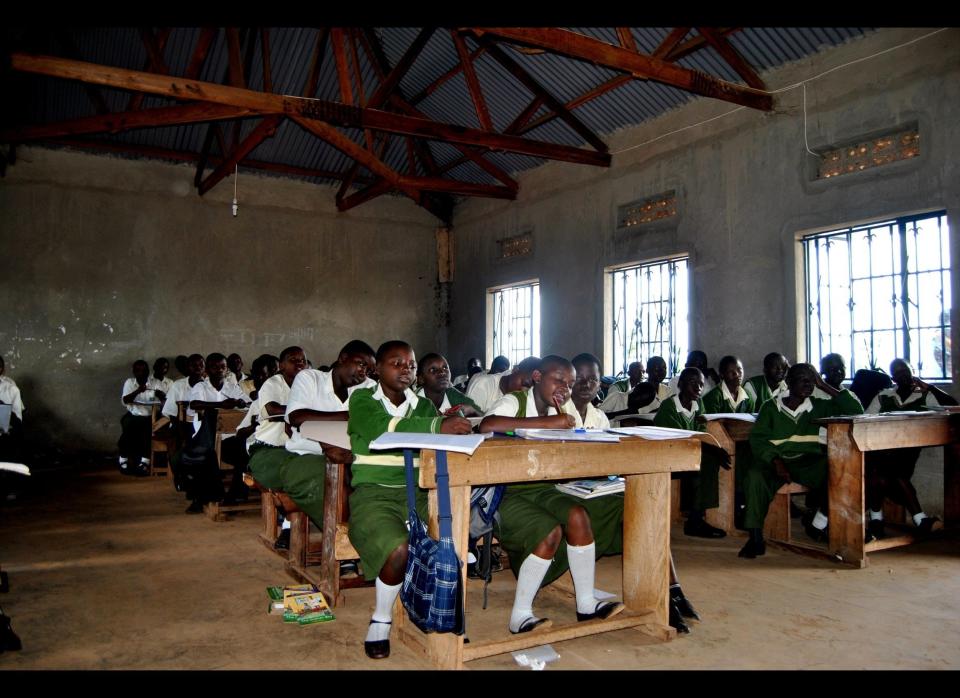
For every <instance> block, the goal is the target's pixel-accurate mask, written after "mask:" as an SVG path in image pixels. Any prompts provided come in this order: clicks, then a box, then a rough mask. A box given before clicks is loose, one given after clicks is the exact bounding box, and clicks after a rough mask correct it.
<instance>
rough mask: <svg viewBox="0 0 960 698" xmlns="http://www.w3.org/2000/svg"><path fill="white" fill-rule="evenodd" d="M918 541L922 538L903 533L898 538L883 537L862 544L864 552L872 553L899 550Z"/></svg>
mask: <svg viewBox="0 0 960 698" xmlns="http://www.w3.org/2000/svg"><path fill="white" fill-rule="evenodd" d="M918 540H924V539H923V538H922V537H918V536H915V535H913V534H912V533H904V534H903V535H899V536H885V537H883V538H881V539H880V540H874V541H870V542H869V543H866V544H864V546H863V549H864V552H867V553H873V552H876V551H878V550H889V549H890V548H901V547H903V546H904V545H911V544H912V543H916V542H917V541H918Z"/></svg>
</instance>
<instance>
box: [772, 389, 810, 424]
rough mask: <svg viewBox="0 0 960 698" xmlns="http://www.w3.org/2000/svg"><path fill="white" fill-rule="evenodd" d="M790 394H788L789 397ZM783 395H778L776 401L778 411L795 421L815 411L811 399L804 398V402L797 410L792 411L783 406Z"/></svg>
mask: <svg viewBox="0 0 960 698" xmlns="http://www.w3.org/2000/svg"><path fill="white" fill-rule="evenodd" d="M789 394H790V393H787V395H788V396H789ZM783 397H784V396H783V395H782V394H781V395H777V396H776V397H775V398H774V400H775V401H776V405H777V409H778V410H780V411H781V412H784V413H786V414H787V415H789V416H790V417H792V418H793V420H794V421H796V420H797V419H799V418H800V415H802V414H803V413H804V412H810V411H811V410H812V409H813V403H812V402H811V401H810V398H804V400H803V402H801V403H800V404H799V405H797V409H795V410H791V409H790V408H789V407H787V406H786V405H784V404H783Z"/></svg>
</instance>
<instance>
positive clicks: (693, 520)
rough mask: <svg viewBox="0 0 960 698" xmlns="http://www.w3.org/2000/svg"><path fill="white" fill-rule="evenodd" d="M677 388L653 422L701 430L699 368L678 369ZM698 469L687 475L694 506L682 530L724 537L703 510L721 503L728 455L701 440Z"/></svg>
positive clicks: (695, 533)
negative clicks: (722, 478)
mask: <svg viewBox="0 0 960 698" xmlns="http://www.w3.org/2000/svg"><path fill="white" fill-rule="evenodd" d="M677 389H678V390H679V392H678V393H677V394H676V395H672V396H670V397H669V398H667V399H666V400H664V402H663V404H662V405H660V409H659V410H657V416H656V417H654V418H653V424H654V426H658V427H669V428H671V429H686V430H688V431H704V427H703V425H702V424H700V423H699V422H698V421H697V415H698V414H703V403H702V402H701V401H700V394H701V393H702V392H703V374H702V373H701V372H700V369H698V368H694V367H692V366H691V367H689V368H685V369H683V370H682V371H681V372H680V375H679V376H678V381H677ZM701 450H702V457H701V458H700V472H699V473H696V474H695V475H693V477H691V478H690V479H691V480H692V482H693V487H694V498H693V508H692V509H691V510H690V512H689V514H688V516H687V520H686V521H685V522H684V524H683V532H684V534H685V535H688V536H696V537H698V538H723V537H725V536H726V535H727V534H726V533H725V532H724V531H723V530H722V529H719V528H717V527H715V526H711V525H710V524H708V523H707V522H706V521H705V520H704V518H703V517H704V512H705V511H706V510H707V509H713V508H715V507H718V506H720V491H719V486H720V480H719V473H720V468H721V467H724V468H727V469H729V468H730V455H729V454H728V453H727V452H726V451H724V450H723V449H722V448H719V447H717V446H713V445H711V444H702V449H701Z"/></svg>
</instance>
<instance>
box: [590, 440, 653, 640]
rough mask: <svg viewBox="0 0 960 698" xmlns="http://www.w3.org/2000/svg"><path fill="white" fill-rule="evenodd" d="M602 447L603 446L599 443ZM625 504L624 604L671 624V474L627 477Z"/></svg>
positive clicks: (651, 620)
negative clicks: (669, 610) (669, 608)
mask: <svg viewBox="0 0 960 698" xmlns="http://www.w3.org/2000/svg"><path fill="white" fill-rule="evenodd" d="M598 445H599V444H598ZM626 481H627V488H626V492H625V493H624V502H623V603H624V604H625V605H626V607H627V608H628V609H630V610H632V611H634V612H646V611H652V612H653V617H652V618H651V619H649V620H647V621H646V622H653V623H657V624H659V625H668V619H669V617H668V608H667V599H668V595H669V594H668V587H669V584H670V521H669V518H668V516H667V512H668V511H669V506H670V499H669V498H670V475H669V474H668V473H666V472H659V473H650V474H647V475H627V477H626Z"/></svg>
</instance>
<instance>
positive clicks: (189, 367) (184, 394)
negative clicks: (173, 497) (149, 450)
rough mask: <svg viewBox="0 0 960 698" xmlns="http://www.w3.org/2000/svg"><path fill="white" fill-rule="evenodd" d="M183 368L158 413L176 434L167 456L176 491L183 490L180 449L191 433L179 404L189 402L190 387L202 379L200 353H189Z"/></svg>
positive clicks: (201, 358) (203, 369)
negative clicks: (173, 446)
mask: <svg viewBox="0 0 960 698" xmlns="http://www.w3.org/2000/svg"><path fill="white" fill-rule="evenodd" d="M178 370H179V369H178ZM183 370H184V371H185V372H186V378H181V379H180V380H177V381H174V383H173V386H171V388H170V392H168V393H167V399H166V400H165V401H164V403H163V407H162V408H161V409H160V413H161V414H163V416H165V417H168V418H169V419H170V422H171V425H172V427H173V429H174V433H175V435H176V444H175V449H174V451H173V453H170V454H169V458H170V469H171V470H172V471H173V484H174V487H175V488H176V490H177V492H180V491H182V490H183V481H182V480H183V479H182V477H181V475H182V471H181V467H180V451H181V450H182V448H183V445H184V444H185V443H186V442H187V441H188V440H189V438H190V437H191V436H192V435H193V429H192V428H190V427H189V426H188V424H189V422H188V421H186V420H185V421H184V422H183V423H181V422H180V421H179V415H180V406H181V405H183V406H184V407H186V406H187V405H188V404H189V397H190V389H191V388H192V387H193V386H195V385H196V384H197V383H199V382H200V381H202V380H203V374H204V371H205V364H204V361H203V356H201V355H200V354H191V355H190V356H189V357H188V358H187V364H186V366H183ZM184 417H186V412H184Z"/></svg>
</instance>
